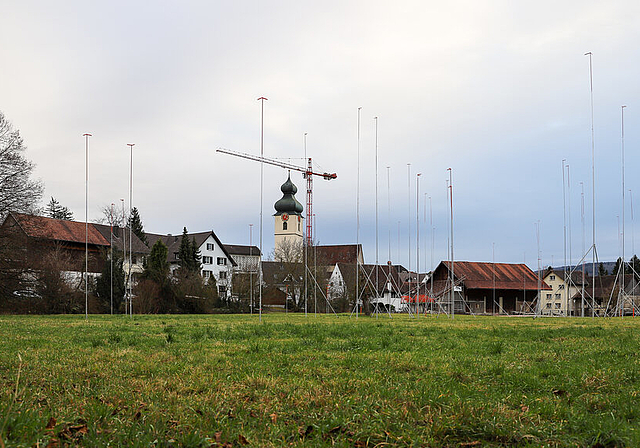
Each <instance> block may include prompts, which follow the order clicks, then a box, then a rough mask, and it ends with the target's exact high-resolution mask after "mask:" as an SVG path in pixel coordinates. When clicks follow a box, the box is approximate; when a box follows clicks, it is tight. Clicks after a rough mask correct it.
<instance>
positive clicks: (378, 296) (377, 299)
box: [373, 117, 380, 317]
mask: <svg viewBox="0 0 640 448" xmlns="http://www.w3.org/2000/svg"><path fill="white" fill-rule="evenodd" d="M373 119H374V120H375V123H376V317H378V308H379V302H380V300H379V299H380V286H379V284H378V274H379V272H378V271H379V270H380V269H379V267H380V261H379V257H378V117H373Z"/></svg>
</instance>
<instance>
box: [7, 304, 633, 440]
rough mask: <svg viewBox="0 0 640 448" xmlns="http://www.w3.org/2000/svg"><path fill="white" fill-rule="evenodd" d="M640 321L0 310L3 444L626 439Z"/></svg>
mask: <svg viewBox="0 0 640 448" xmlns="http://www.w3.org/2000/svg"><path fill="white" fill-rule="evenodd" d="M639 330H640V319H633V318H624V319H579V318H572V319H561V318H545V319H541V318H538V319H532V318H520V317H515V318H513V317H512V318H509V317H473V316H456V317H455V319H453V320H451V319H448V318H446V317H439V318H436V317H423V318H419V319H412V318H410V317H408V316H393V318H389V317H387V316H384V317H383V316H381V317H379V318H375V317H360V318H359V319H357V320H356V319H355V318H350V317H349V316H337V317H335V316H325V315H321V316H317V317H314V316H313V315H310V316H308V317H306V318H305V317H304V316H303V315H292V314H289V315H284V314H266V315H263V322H262V323H260V322H258V320H257V316H246V315H245V316H229V315H225V316H221V315H206V316H205V315H203V316H168V315H166V316H134V317H132V318H131V317H127V316H89V319H88V321H85V319H84V316H0V448H2V447H15V446H25V447H27V446H28V447H32V446H38V447H62V446H90V447H103V446H105V447H106V446H141V447H142V446H144V447H170V446H171V447H212V446H214V447H215V446H218V447H232V446H234V447H241V446H305V447H306V446H342V447H390V446H432V447H458V446H459V447H484V446H495V447H498V446H519V447H520V446H521V447H527V446H531V447H534V446H535V447H539V446H553V447H556V446H558V447H563V446H571V447H614V446H640V432H639V429H640V397H639V395H640V358H639V357H638V351H639V349H640V331H639Z"/></svg>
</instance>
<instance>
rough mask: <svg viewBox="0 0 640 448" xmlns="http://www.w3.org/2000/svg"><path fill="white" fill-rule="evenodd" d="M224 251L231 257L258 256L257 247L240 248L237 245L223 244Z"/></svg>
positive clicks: (258, 249) (258, 250) (240, 246)
mask: <svg viewBox="0 0 640 448" xmlns="http://www.w3.org/2000/svg"><path fill="white" fill-rule="evenodd" d="M224 247H225V249H227V252H229V253H230V254H231V255H247V256H255V257H258V256H260V248H259V247H258V246H242V245H239V244H225V245H224Z"/></svg>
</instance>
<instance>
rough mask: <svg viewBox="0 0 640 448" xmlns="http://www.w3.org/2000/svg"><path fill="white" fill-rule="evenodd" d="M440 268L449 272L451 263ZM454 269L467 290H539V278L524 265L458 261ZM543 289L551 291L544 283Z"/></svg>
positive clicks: (444, 262)
mask: <svg viewBox="0 0 640 448" xmlns="http://www.w3.org/2000/svg"><path fill="white" fill-rule="evenodd" d="M440 266H443V267H444V268H446V269H447V270H449V267H450V262H449V261H443V262H441V263H440ZM440 266H438V268H439V267H440ZM438 268H436V269H438ZM453 268H454V275H455V276H456V278H458V279H462V281H463V283H464V286H465V288H469V289H493V288H495V289H519V290H522V289H526V290H530V291H531V290H537V289H538V277H537V276H536V274H535V273H534V272H533V271H532V270H531V269H529V267H528V266H527V265H526V264H523V263H518V264H511V263H483V262H475V261H456V262H454V265H453ZM494 276H495V277H494ZM541 287H542V289H551V288H550V287H549V285H547V284H546V283H544V282H541Z"/></svg>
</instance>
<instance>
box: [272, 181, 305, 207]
mask: <svg viewBox="0 0 640 448" xmlns="http://www.w3.org/2000/svg"><path fill="white" fill-rule="evenodd" d="M280 191H282V198H281V199H280V200H278V201H277V202H276V203H275V204H274V208H275V209H276V214H275V215H274V216H278V215H282V214H283V213H288V214H289V215H301V214H302V210H303V207H302V204H301V203H299V202H298V201H297V200H296V198H295V197H294V195H295V194H296V193H297V192H298V188H297V187H296V186H295V185H294V184H293V182H291V175H289V177H288V178H287V181H286V182H285V183H283V184H282V186H281V187H280Z"/></svg>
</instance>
